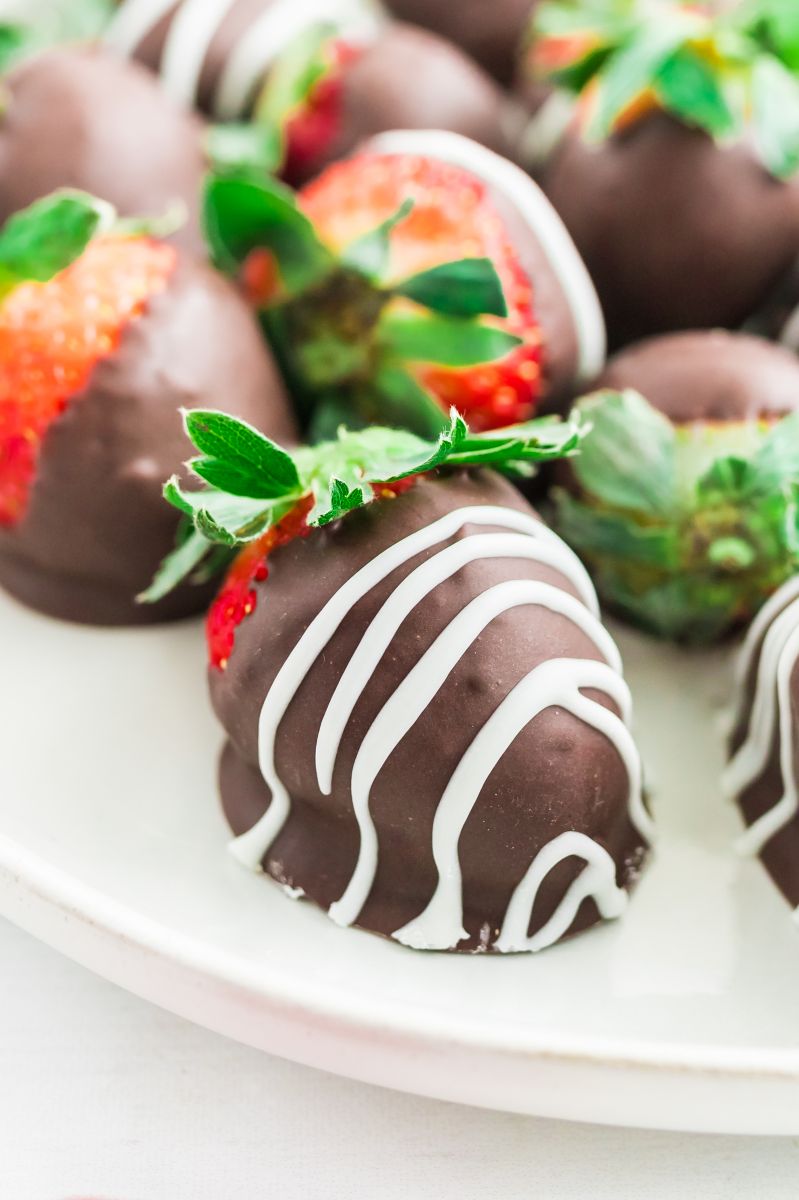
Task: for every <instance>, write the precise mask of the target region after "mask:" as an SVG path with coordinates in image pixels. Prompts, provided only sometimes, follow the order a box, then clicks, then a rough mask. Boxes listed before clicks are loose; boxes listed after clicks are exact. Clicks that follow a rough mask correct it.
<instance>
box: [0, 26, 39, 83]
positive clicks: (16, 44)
mask: <svg viewBox="0 0 799 1200" xmlns="http://www.w3.org/2000/svg"><path fill="white" fill-rule="evenodd" d="M30 42H31V38H30V33H29V32H28V31H27V30H25V29H23V28H22V26H21V25H14V24H12V23H11V22H10V21H4V22H3V23H2V24H0V71H7V70H8V69H9V67H11V66H12V65H13V64H14V62H15V61H16V60H17V59H18V58H19V57H20V55H22V54H24V53H25V51H26V50H28V49H29V47H30Z"/></svg>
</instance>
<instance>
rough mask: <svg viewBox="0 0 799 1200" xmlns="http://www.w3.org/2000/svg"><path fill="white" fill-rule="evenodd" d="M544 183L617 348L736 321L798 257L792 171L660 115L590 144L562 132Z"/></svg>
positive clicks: (798, 204) (796, 182) (796, 188)
mask: <svg viewBox="0 0 799 1200" xmlns="http://www.w3.org/2000/svg"><path fill="white" fill-rule="evenodd" d="M543 185H544V188H545V190H546V191H547V193H548V195H549V197H550V199H551V200H552V202H553V204H554V205H555V207H556V208H557V210H558V212H559V213H560V214H561V216H562V217H563V219H564V221H565V223H566V225H567V226H568V228H569V231H570V232H571V235H572V237H573V238H574V240H575V242H576V244H577V247H578V249H579V250H580V252H581V254H582V256H583V258H584V260H585V263H586V265H587V267H588V269H589V271H590V273H591V275H592V278H593V280H594V283H595V284H596V287H597V291H598V292H599V296H600V300H601V301H602V307H603V309H604V311H605V317H606V319H607V323H608V331H609V336H610V341H611V344H612V345H615V346H620V345H624V344H625V343H627V342H630V341H633V340H635V339H636V338H640V337H645V336H647V335H649V334H653V333H660V332H666V331H669V330H675V329H690V328H707V327H712V326H716V325H721V326H727V327H729V328H735V327H737V326H738V325H740V324H741V323H742V322H743V321H744V320H746V318H747V317H749V316H750V315H751V314H752V313H753V312H755V311H756V310H757V309H758V308H759V307H760V306H761V305H762V304H763V303H764V302H765V301H766V299H767V298H768V296H769V294H770V293H771V292H772V290H773V289H774V288H775V287H776V286H777V284H778V283H779V281H780V280H781V279H782V278H783V277H784V275H785V274H786V272H787V271H788V270H789V268H790V267H791V265H792V264H793V262H794V260H795V259H796V256H797V253H799V177H797V178H794V179H793V180H792V181H791V182H781V181H779V180H777V179H775V178H773V177H772V176H771V175H769V174H768V172H767V171H766V170H765V168H764V167H763V166H762V165H761V164H760V162H759V161H758V159H757V157H756V154H755V151H754V149H753V148H751V147H750V146H749V145H745V144H743V143H736V144H733V145H728V146H727V145H725V146H720V145H717V144H716V143H715V142H714V141H713V140H712V138H710V137H709V135H708V134H706V133H704V132H702V131H700V130H697V129H689V128H688V127H687V126H685V125H682V124H680V123H679V122H678V121H676V120H674V119H672V118H671V117H669V116H666V115H662V114H661V115H654V116H650V117H646V118H644V119H642V120H639V121H636V122H634V123H633V124H632V125H631V126H630V127H629V128H628V129H626V130H625V131H623V132H621V133H617V134H614V135H613V136H612V137H610V138H609V139H608V140H606V141H604V142H601V143H599V144H597V145H589V144H588V143H587V142H586V141H585V140H584V139H583V138H582V137H580V136H579V135H577V134H576V133H575V132H570V133H569V134H567V135H566V137H565V138H564V139H563V140H562V141H561V143H560V145H559V146H558V148H557V149H556V150H555V152H554V154H553V155H552V158H551V160H550V162H549V164H548V166H547V167H546V169H545V172H544V175H543Z"/></svg>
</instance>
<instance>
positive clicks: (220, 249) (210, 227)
mask: <svg viewBox="0 0 799 1200" xmlns="http://www.w3.org/2000/svg"><path fill="white" fill-rule="evenodd" d="M203 216H204V224H205V229H206V233H207V236H208V239H209V243H210V245H211V249H212V252H213V254H214V257H215V259H216V261H217V263H218V264H219V265H220V266H221V267H222V268H223V269H225V270H228V271H233V272H235V271H237V270H238V268H239V267H240V266H241V264H242V263H243V262H244V261H245V260H246V258H247V256H248V255H249V254H250V252H251V251H253V250H256V249H259V248H264V247H265V248H266V249H268V250H270V251H271V252H272V253H273V254H274V256H275V259H276V261H277V263H278V266H279V269H280V274H281V277H282V280H283V283H284V285H285V287H286V289H287V291H288V292H289V293H291V294H294V293H297V292H302V291H304V290H306V289H307V288H310V287H313V286H314V285H315V284H317V283H319V282H320V281H321V280H322V279H324V277H325V276H326V275H327V274H328V272H329V271H330V270H331V269H332V266H333V258H332V256H331V254H330V252H329V251H328V250H327V249H326V248H325V247H324V246H323V245H322V243H321V242H320V241H319V239H318V238H317V236H316V234H315V232H314V229H313V226H312V225H311V222H310V221H309V220H308V218H307V217H306V216H305V215H304V214H303V213H301V212H300V210H299V208H298V207H297V203H296V200H295V198H294V194H293V193H292V191H291V189H290V188H287V187H285V185H283V184H281V183H278V181H277V180H274V179H273V180H269V181H263V182H261V183H257V182H255V181H254V180H250V179H224V178H219V177H215V178H212V179H211V180H210V181H209V183H208V184H207V186H206V191H205V200H204V206H203Z"/></svg>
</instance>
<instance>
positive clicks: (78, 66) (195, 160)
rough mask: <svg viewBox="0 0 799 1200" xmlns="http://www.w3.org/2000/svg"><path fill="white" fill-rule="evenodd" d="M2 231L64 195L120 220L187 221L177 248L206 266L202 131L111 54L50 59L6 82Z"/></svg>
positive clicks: (0, 138) (141, 73) (68, 53)
mask: <svg viewBox="0 0 799 1200" xmlns="http://www.w3.org/2000/svg"><path fill="white" fill-rule="evenodd" d="M3 88H4V93H5V95H4V103H3V108H2V113H0V224H2V223H3V222H5V221H6V220H8V218H9V217H10V216H11V215H12V214H13V213H15V212H18V211H19V210H20V209H21V208H25V207H26V206H27V205H28V204H31V203H32V202H33V201H34V200H38V199H39V198H40V197H41V196H45V195H47V194H48V193H49V192H52V191H54V190H55V189H56V188H61V187H71V188H80V189H82V190H83V191H86V192H91V193H92V194H93V195H95V196H99V197H100V198H101V199H103V200H108V201H110V203H111V204H113V205H114V206H115V207H116V208H117V210H118V211H119V214H120V216H123V217H141V216H156V217H157V216H163V215H164V214H165V213H166V212H167V211H168V210H169V209H170V208H171V207H173V206H174V205H175V204H176V203H177V204H182V205H183V206H185V209H186V214H187V219H186V222H185V224H183V225H182V227H181V228H180V229H179V230H178V231H177V232H176V234H175V237H174V240H175V241H176V242H177V243H179V244H180V245H181V246H183V247H184V248H185V249H188V250H190V251H192V252H193V253H196V254H198V255H202V256H203V257H205V248H204V242H203V238H202V234H201V232H200V224H199V215H198V213H199V202H200V191H201V185H202V180H203V176H204V173H205V170H206V163H205V155H204V151H203V129H202V125H201V123H200V122H199V120H198V119H197V118H195V117H193V116H191V115H190V114H188V113H185V112H183V111H182V110H181V109H180V108H179V107H177V106H176V105H174V104H173V103H172V102H171V101H170V100H169V98H168V97H167V96H166V95H165V94H164V92H163V90H162V89H161V88H160V87H159V86H158V84H157V83H156V82H155V81H154V80H153V79H152V78H151V77H150V75H149V74H148V72H147V71H145V70H143V69H142V68H141V67H139V66H137V65H136V64H135V63H126V62H123V61H121V60H120V59H118V58H117V57H116V56H115V55H113V54H111V53H110V52H105V51H102V50H99V49H89V48H62V49H55V50H48V51H46V52H44V53H42V54H39V55H36V56H35V57H33V58H30V59H27V60H26V61H24V62H22V63H21V64H20V65H19V66H17V67H15V68H14V69H13V70H12V71H10V72H9V73H8V74H7V75H6V76H5V77H4V79H3Z"/></svg>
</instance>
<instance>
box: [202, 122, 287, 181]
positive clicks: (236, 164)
mask: <svg viewBox="0 0 799 1200" xmlns="http://www.w3.org/2000/svg"><path fill="white" fill-rule="evenodd" d="M206 146H207V151H208V158H209V161H210V163H211V167H212V169H213V171H214V174H216V175H224V176H228V175H233V176H238V177H240V178H252V180H253V181H254V182H256V183H258V182H260V181H262V180H263V178H264V176H265V175H271V174H272V173H273V172H274V171H277V170H278V169H279V168H280V165H281V161H282V157H283V146H282V143H281V140H280V137H279V134H278V132H277V130H276V129H273V128H271V127H265V126H263V125H257V124H255V123H254V122H249V123H241V124H237V123H235V122H230V123H228V124H225V125H211V126H210V128H209V129H208V132H207V134H206Z"/></svg>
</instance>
